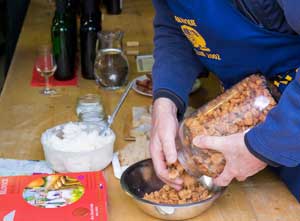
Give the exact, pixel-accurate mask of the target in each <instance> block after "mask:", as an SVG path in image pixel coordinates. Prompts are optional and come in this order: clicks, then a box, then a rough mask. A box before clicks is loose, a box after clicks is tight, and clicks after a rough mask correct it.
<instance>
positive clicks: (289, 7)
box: [277, 0, 300, 34]
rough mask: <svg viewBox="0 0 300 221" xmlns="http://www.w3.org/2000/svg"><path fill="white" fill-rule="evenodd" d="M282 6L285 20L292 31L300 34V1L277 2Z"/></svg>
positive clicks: (281, 0)
mask: <svg viewBox="0 0 300 221" xmlns="http://www.w3.org/2000/svg"><path fill="white" fill-rule="evenodd" d="M277 1H278V3H279V4H280V5H281V7H282V10H283V12H284V15H285V18H286V20H287V22H288V24H289V25H290V26H291V27H292V29H293V30H294V31H295V32H297V33H298V34H300V13H299V8H300V1H299V0H277Z"/></svg>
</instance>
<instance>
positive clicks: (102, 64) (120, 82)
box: [94, 30, 129, 90]
mask: <svg viewBox="0 0 300 221" xmlns="http://www.w3.org/2000/svg"><path fill="white" fill-rule="evenodd" d="M123 35H124V33H123V32H122V31H120V30H117V31H109V32H99V33H98V42H97V43H98V47H97V49H98V51H97V54H96V59H95V65H94V73H95V77H96V80H97V81H98V82H99V83H100V85H101V86H102V87H103V88H106V89H111V90H115V89H118V88H120V87H122V86H124V85H125V84H126V83H127V78H128V73H129V65H128V60H127V57H126V56H125V54H124V52H123V47H122V39H123Z"/></svg>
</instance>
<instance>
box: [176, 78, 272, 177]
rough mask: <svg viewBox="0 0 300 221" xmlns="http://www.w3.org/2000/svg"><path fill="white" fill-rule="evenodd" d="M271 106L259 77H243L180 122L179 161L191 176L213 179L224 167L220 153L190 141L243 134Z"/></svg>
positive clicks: (264, 86) (270, 98)
mask: <svg viewBox="0 0 300 221" xmlns="http://www.w3.org/2000/svg"><path fill="white" fill-rule="evenodd" d="M275 105H276V101H275V100H274V98H273V97H272V95H271V93H270V92H269V90H268V88H267V82H266V80H265V78H264V77H263V76H260V75H256V74H255V75H251V76H249V77H247V78H245V79H244V80H242V81H241V82H239V83H237V84H236V85H234V86H233V87H232V88H230V89H228V90H227V91H225V92H224V93H223V94H221V95H220V96H218V97H217V98H216V99H214V100H212V101H210V102H209V103H207V104H206V105H204V106H202V107H200V109H198V110H197V111H196V112H195V113H194V114H192V115H191V116H190V117H188V118H186V119H185V120H184V121H183V122H182V123H181V125H180V129H179V133H178V134H179V135H178V137H177V138H176V145H177V149H178V160H179V162H180V163H181V164H182V166H183V167H184V169H185V170H186V171H187V172H188V173H189V174H190V175H192V176H195V177H200V176H202V175H206V176H210V177H217V176H218V175H219V174H220V173H221V172H222V171H223V169H224V166H225V164H226V161H225V158H224V156H223V154H222V153H220V152H218V151H215V150H211V149H200V148H198V147H195V146H193V145H192V140H193V138H194V137H196V136H199V135H206V136H227V135H231V134H235V133H240V132H245V131H246V130H248V129H249V128H252V127H254V126H255V125H257V124H259V123H261V122H263V121H264V120H265V118H266V115H267V114H268V112H269V111H270V110H271V109H272V108H273V107H274V106H275Z"/></svg>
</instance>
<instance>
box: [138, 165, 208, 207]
mask: <svg viewBox="0 0 300 221" xmlns="http://www.w3.org/2000/svg"><path fill="white" fill-rule="evenodd" d="M168 169H169V177H170V178H171V179H176V178H181V179H182V180H183V188H182V189H181V190H179V191H177V190H175V189H174V188H172V187H170V186H169V185H167V184H166V185H164V186H163V187H162V188H161V189H160V190H158V191H154V192H151V193H146V194H145V196H144V199H145V200H148V201H151V202H154V203H160V204H172V205H176V204H186V203H195V202H199V201H202V200H205V199H208V198H210V197H211V196H212V194H211V192H210V191H209V190H208V189H206V188H205V187H204V186H202V185H201V184H200V183H199V182H198V181H197V179H196V178H195V177H192V176H190V175H189V174H187V173H186V171H184V169H183V167H182V166H181V165H180V164H179V163H178V162H177V163H175V164H172V165H170V166H168Z"/></svg>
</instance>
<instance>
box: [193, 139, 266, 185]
mask: <svg viewBox="0 0 300 221" xmlns="http://www.w3.org/2000/svg"><path fill="white" fill-rule="evenodd" d="M244 135H245V134H244V133H237V134H233V135H230V136H224V137H216V136H197V137H195V138H194V139H193V144H194V145H195V146H197V147H199V148H204V149H213V150H217V151H219V152H221V153H223V155H224V157H225V159H226V165H225V167H224V170H223V172H222V173H221V174H220V175H219V176H218V177H217V178H215V179H214V183H215V184H216V185H218V186H227V185H228V184H229V183H230V182H231V181H232V179H234V178H236V179H237V180H238V181H244V180H246V179H247V177H250V176H252V175H254V174H256V173H258V172H259V171H261V170H262V169H264V168H265V167H266V166H267V164H266V163H264V162H263V161H261V160H259V159H258V158H256V157H255V156H254V155H252V154H251V153H250V152H249V150H248V149H247V147H246V145H245V142H244Z"/></svg>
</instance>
